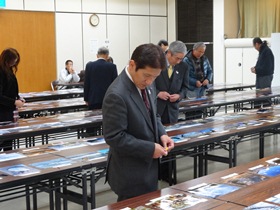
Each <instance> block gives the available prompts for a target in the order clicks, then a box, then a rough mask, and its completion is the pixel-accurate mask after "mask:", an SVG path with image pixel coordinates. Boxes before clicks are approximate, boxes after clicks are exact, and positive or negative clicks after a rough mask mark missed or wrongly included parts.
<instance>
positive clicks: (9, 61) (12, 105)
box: [0, 48, 24, 150]
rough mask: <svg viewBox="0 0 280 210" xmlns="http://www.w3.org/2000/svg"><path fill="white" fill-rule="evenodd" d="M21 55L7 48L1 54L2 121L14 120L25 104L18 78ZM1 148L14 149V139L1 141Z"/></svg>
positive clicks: (0, 120) (0, 112) (0, 92)
mask: <svg viewBox="0 0 280 210" xmlns="http://www.w3.org/2000/svg"><path fill="white" fill-rule="evenodd" d="M19 62H20V55H19V53H18V52H17V50H16V49H13V48H7V49H5V50H3V52H2V53H1V55H0V123H1V122H2V123H3V122H7V121H8V122H9V121H13V120H14V118H13V115H14V114H13V112H14V111H15V110H17V108H20V107H22V106H23V104H24V99H21V98H20V97H19V95H18V82H17V78H16V75H15V74H16V72H17V67H18V64H19ZM0 147H1V148H0V150H1V149H2V148H3V149H4V150H10V149H12V141H5V142H0Z"/></svg>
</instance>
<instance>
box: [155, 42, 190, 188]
mask: <svg viewBox="0 0 280 210" xmlns="http://www.w3.org/2000/svg"><path fill="white" fill-rule="evenodd" d="M186 53H187V48H186V45H185V44H184V43H183V42H181V41H174V42H172V43H171V44H170V46H169V49H168V50H167V51H166V52H165V56H166V62H167V69H165V70H164V71H162V72H161V74H160V75H159V77H157V79H156V80H155V86H156V89H157V110H158V114H159V115H160V116H161V122H162V123H163V124H169V123H175V122H177V121H178V116H179V104H178V103H179V101H180V100H181V99H183V98H185V97H186V93H187V87H188V82H189V72H188V65H187V64H186V63H184V62H181V61H182V60H183V58H184V56H185V55H186ZM172 164H174V165H175V164H176V161H173V162H168V163H162V164H161V165H160V171H159V173H160V179H161V180H164V181H167V182H169V184H172V183H173V180H172V174H171V171H172V167H173V166H172ZM174 167H175V166H174ZM174 183H175V182H174Z"/></svg>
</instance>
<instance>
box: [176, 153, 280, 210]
mask: <svg viewBox="0 0 280 210" xmlns="http://www.w3.org/2000/svg"><path fill="white" fill-rule="evenodd" d="M275 157H279V158H280V154H278V155H272V156H269V157H266V158H263V159H259V160H256V161H253V162H250V163H247V164H243V165H240V166H237V167H234V168H230V169H227V170H223V171H220V172H216V173H213V174H210V175H207V176H204V177H200V178H197V179H194V180H190V181H187V182H184V183H181V184H177V185H174V186H171V188H173V189H176V190H183V191H186V192H187V191H189V188H191V187H194V186H197V185H199V184H201V183H223V182H224V180H223V179H221V177H224V176H228V175H230V174H233V173H237V174H242V173H245V172H249V168H252V167H255V166H258V165H260V164H262V165H267V162H266V161H267V160H270V159H272V158H275ZM279 193H280V176H276V177H269V178H268V179H267V180H264V181H261V182H259V183H255V184H253V185H250V186H245V187H241V188H240V189H238V190H236V191H234V192H232V193H229V194H226V195H222V196H219V197H217V199H219V200H222V201H225V202H231V203H235V204H238V205H243V206H249V205H252V204H254V203H257V202H260V201H264V200H265V199H267V198H269V197H272V196H274V195H276V194H279Z"/></svg>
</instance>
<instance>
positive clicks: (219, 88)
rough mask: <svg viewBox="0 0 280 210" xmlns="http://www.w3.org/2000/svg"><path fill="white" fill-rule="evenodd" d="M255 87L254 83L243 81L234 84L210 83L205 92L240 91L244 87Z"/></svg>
mask: <svg viewBox="0 0 280 210" xmlns="http://www.w3.org/2000/svg"><path fill="white" fill-rule="evenodd" d="M254 87H255V84H243V83H236V84H225V83H220V84H212V85H211V86H210V88H209V89H206V91H207V93H213V92H219V91H224V92H227V91H230V90H235V91H242V90H244V89H252V88H254Z"/></svg>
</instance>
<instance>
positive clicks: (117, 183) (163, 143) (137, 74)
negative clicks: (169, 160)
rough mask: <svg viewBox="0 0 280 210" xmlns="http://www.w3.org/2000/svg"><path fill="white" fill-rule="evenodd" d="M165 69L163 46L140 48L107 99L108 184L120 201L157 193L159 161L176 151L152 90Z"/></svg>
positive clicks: (105, 118)
mask: <svg viewBox="0 0 280 210" xmlns="http://www.w3.org/2000/svg"><path fill="white" fill-rule="evenodd" d="M165 66H166V60H165V56H164V53H163V52H162V49H161V48H160V47H159V46H157V45H154V44H143V45H140V46H138V47H137V48H136V49H135V50H134V52H133V53H132V56H131V59H130V60H129V64H128V66H127V67H126V68H125V69H124V70H123V71H122V73H121V74H120V75H119V76H118V77H117V78H116V79H115V81H114V82H113V83H112V84H111V86H110V87H109V88H108V90H107V92H106V95H105V97H104V101H103V106H102V113H103V132H104V137H105V141H106V143H107V144H108V145H109V146H110V150H109V155H108V163H107V173H106V180H107V181H108V182H109V185H110V186H111V188H112V190H113V191H114V192H115V193H116V194H117V195H118V201H121V200H125V199H128V198H132V197H135V196H138V195H142V194H145V193H148V192H152V191H155V190H157V187H158V186H157V185H158V164H159V158H160V157H162V156H164V155H167V154H168V152H169V151H170V150H171V149H172V148H173V147H174V142H173V140H172V139H171V138H170V137H168V136H167V134H166V132H165V129H164V127H163V125H162V123H161V121H160V118H159V117H157V115H156V113H157V111H156V105H155V100H156V95H155V94H156V93H155V89H154V88H153V87H151V86H150V85H151V84H152V83H153V81H154V80H155V78H156V77H157V76H159V75H160V72H161V70H162V69H165Z"/></svg>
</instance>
